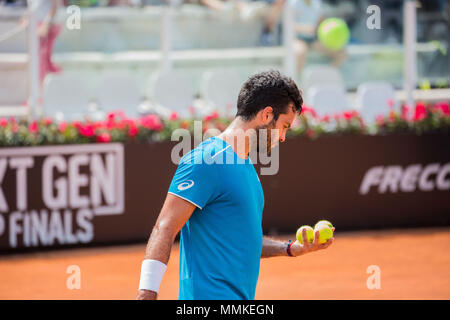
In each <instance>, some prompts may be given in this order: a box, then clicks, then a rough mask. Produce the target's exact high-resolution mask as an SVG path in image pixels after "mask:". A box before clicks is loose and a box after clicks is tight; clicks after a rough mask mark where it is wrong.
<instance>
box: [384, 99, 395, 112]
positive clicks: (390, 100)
mask: <svg viewBox="0 0 450 320" xmlns="http://www.w3.org/2000/svg"><path fill="white" fill-rule="evenodd" d="M386 102H387V105H388V106H389V109H391V110H392V109H393V108H394V100H392V99H388V100H387V101H386Z"/></svg>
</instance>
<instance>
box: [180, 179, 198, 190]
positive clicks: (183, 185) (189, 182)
mask: <svg viewBox="0 0 450 320" xmlns="http://www.w3.org/2000/svg"><path fill="white" fill-rule="evenodd" d="M193 185H194V181H192V180H187V181H185V182H182V183H180V184H179V185H178V190H180V191H183V190H186V189H189V188H190V187H192V186H193Z"/></svg>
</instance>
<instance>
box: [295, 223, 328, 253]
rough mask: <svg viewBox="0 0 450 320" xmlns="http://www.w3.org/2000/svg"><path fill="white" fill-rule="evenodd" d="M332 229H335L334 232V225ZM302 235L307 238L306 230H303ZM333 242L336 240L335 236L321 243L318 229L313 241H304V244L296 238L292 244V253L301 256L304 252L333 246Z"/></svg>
mask: <svg viewBox="0 0 450 320" xmlns="http://www.w3.org/2000/svg"><path fill="white" fill-rule="evenodd" d="M331 230H333V232H334V230H335V228H334V227H333V228H332V229H331ZM302 236H303V239H307V236H306V230H303V235H302ZM333 242H334V237H332V238H330V239H329V240H328V241H327V242H325V243H322V244H320V243H319V231H316V232H315V234H314V241H313V242H312V243H309V242H303V244H301V243H300V242H299V241H298V240H296V241H295V242H294V243H293V244H292V245H291V253H292V255H293V256H295V257H297V256H301V255H302V254H305V253H308V252H313V251H317V250H322V249H326V248H328V247H329V246H331V245H332V244H333Z"/></svg>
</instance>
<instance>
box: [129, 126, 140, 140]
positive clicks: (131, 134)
mask: <svg viewBox="0 0 450 320" xmlns="http://www.w3.org/2000/svg"><path fill="white" fill-rule="evenodd" d="M137 134H138V128H137V127H136V126H130V127H129V129H128V136H129V137H131V138H133V137H135V136H136V135H137Z"/></svg>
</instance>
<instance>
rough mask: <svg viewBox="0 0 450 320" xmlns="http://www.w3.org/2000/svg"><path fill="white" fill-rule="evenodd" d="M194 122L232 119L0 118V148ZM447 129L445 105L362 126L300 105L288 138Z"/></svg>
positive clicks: (121, 138) (112, 137)
mask: <svg viewBox="0 0 450 320" xmlns="http://www.w3.org/2000/svg"><path fill="white" fill-rule="evenodd" d="M194 120H202V130H203V132H205V131H206V130H207V129H213V128H215V129H218V130H219V131H223V130H224V129H225V128H226V127H227V126H228V124H229V123H230V122H231V120H232V119H227V118H221V117H219V115H218V113H217V112H216V113H213V114H211V115H209V116H207V117H205V118H203V119H190V120H184V119H179V117H178V115H177V114H176V113H173V114H172V116H171V117H170V118H169V119H168V120H162V119H160V118H159V117H158V116H156V115H146V116H142V117H140V118H138V119H130V118H127V117H126V116H125V115H124V113H123V112H120V111H118V112H114V113H110V114H108V116H107V118H106V119H105V120H104V121H90V120H88V119H86V120H85V121H81V122H80V121H74V122H54V121H53V120H52V119H50V118H44V119H41V120H39V121H31V122H29V121H25V120H20V121H18V120H16V119H15V118H10V119H6V118H2V119H0V146H1V147H7V146H8V147H10V146H35V145H54V144H80V143H107V142H123V143H131V142H148V141H165V140H170V137H171V134H172V132H173V130H175V129H177V128H184V129H188V130H190V131H191V132H193V130H194ZM449 131H450V108H449V104H448V103H446V102H442V103H437V104H434V105H429V104H424V103H418V104H417V105H416V106H415V107H414V108H409V107H407V106H403V107H402V108H401V112H396V111H394V109H391V110H390V112H389V113H388V114H387V115H379V116H378V117H377V121H376V123H374V124H371V125H367V124H365V123H364V121H363V120H362V118H361V116H360V115H359V114H358V112H357V111H354V110H353V111H346V112H343V113H338V114H332V115H326V116H322V117H319V116H318V115H317V114H316V112H315V111H314V109H312V108H309V107H308V106H304V108H303V113H302V115H299V116H297V117H296V119H295V121H294V123H293V124H292V130H290V131H288V136H289V137H292V136H298V135H306V136H308V137H310V138H317V137H319V136H322V135H330V134H371V135H377V134H388V133H413V134H424V133H442V134H449Z"/></svg>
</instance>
